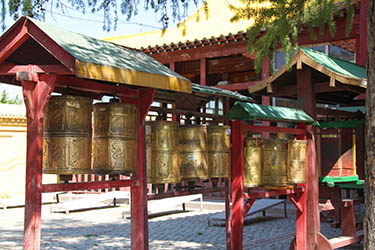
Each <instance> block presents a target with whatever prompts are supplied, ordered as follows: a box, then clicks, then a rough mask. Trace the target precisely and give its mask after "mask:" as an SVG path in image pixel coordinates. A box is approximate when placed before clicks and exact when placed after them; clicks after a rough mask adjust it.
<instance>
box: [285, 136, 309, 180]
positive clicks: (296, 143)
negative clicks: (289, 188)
mask: <svg viewBox="0 0 375 250" xmlns="http://www.w3.org/2000/svg"><path fill="white" fill-rule="evenodd" d="M306 153H307V141H305V140H290V141H288V182H289V184H298V183H306V182H307V179H306Z"/></svg>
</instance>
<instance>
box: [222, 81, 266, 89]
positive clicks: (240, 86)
mask: <svg viewBox="0 0 375 250" xmlns="http://www.w3.org/2000/svg"><path fill="white" fill-rule="evenodd" d="M259 82H261V81H253V82H241V83H232V84H228V85H216V86H215V87H217V88H220V89H226V90H231V91H239V90H247V89H248V88H249V87H250V86H253V85H255V84H257V83H259Z"/></svg>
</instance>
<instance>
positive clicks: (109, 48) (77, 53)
mask: <svg viewBox="0 0 375 250" xmlns="http://www.w3.org/2000/svg"><path fill="white" fill-rule="evenodd" d="M26 18H27V19H29V20H30V21H32V22H33V23H35V24H36V25H37V26H38V27H39V28H40V29H42V30H43V31H44V32H45V33H46V34H47V35H48V36H49V37H50V38H52V39H53V40H54V41H55V42H56V43H57V44H58V45H59V46H61V47H62V48H63V49H64V50H66V51H67V52H68V53H69V54H71V55H72V56H73V57H74V58H76V59H78V60H80V61H83V62H88V63H94V64H98V65H106V66H110V67H116V68H128V69H133V70H136V71H142V72H147V73H151V74H162V75H166V76H175V77H177V78H181V79H186V78H184V77H183V76H181V75H179V74H177V73H176V72H174V71H172V70H170V69H169V68H168V67H166V66H164V65H163V64H161V63H159V62H158V61H156V60H155V59H153V58H151V57H149V56H147V55H146V54H145V53H143V52H141V51H139V50H135V49H130V48H127V47H125V46H121V45H117V44H114V43H112V42H108V41H104V40H100V39H96V38H93V37H89V36H85V35H82V34H79V33H75V32H72V31H68V30H65V29H61V28H59V27H57V26H54V25H51V24H47V23H44V22H41V21H38V20H35V19H33V18H30V17H26Z"/></svg>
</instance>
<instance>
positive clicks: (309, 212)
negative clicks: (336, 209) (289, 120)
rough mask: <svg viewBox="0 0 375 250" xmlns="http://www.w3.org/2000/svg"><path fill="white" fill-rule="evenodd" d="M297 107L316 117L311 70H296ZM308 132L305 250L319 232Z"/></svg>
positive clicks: (312, 144) (314, 162)
mask: <svg viewBox="0 0 375 250" xmlns="http://www.w3.org/2000/svg"><path fill="white" fill-rule="evenodd" d="M296 73H297V96H298V100H297V106H298V108H301V109H303V110H304V111H305V112H306V113H307V114H309V115H310V116H311V117H312V118H314V119H315V117H316V101H315V92H314V89H313V85H312V75H311V69H310V68H309V67H303V68H302V69H301V70H297V72H296ZM307 129H308V130H309V131H308V132H309V135H308V140H307V159H306V164H307V165H306V177H307V183H306V184H305V188H306V200H307V202H306V208H307V209H306V217H307V218H308V219H307V225H306V226H307V242H306V247H307V249H316V247H317V244H318V241H317V240H318V239H317V237H318V236H317V234H318V233H319V232H320V220H319V183H318V178H319V174H318V168H317V157H316V151H315V147H316V144H315V132H314V131H311V126H308V127H307Z"/></svg>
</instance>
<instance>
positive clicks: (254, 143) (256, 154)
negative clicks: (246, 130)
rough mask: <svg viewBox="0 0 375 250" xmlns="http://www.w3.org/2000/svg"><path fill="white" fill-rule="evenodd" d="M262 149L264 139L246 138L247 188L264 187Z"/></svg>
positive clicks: (245, 167)
mask: <svg viewBox="0 0 375 250" xmlns="http://www.w3.org/2000/svg"><path fill="white" fill-rule="evenodd" d="M262 147H263V139H260V138H251V137H248V138H245V150H244V157H245V162H244V186H245V187H258V186H262V185H263V164H262Z"/></svg>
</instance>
